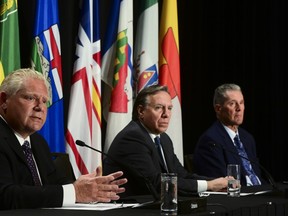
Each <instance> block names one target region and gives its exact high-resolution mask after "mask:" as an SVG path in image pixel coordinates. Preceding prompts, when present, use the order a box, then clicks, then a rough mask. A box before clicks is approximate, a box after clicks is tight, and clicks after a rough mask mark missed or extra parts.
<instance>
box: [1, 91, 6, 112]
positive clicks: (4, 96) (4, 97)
mask: <svg viewBox="0 0 288 216" xmlns="http://www.w3.org/2000/svg"><path fill="white" fill-rule="evenodd" d="M6 101H7V94H6V93H5V92H0V104H1V108H2V109H3V110H5V109H6V108H7V104H6Z"/></svg>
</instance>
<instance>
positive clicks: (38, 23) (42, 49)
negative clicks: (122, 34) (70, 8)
mask: <svg viewBox="0 0 288 216" xmlns="http://www.w3.org/2000/svg"><path fill="white" fill-rule="evenodd" d="M33 38H34V41H33V50H32V67H33V68H35V69H36V70H37V71H39V72H41V73H43V74H44V75H45V77H46V78H47V79H48V81H49V82H50V83H51V87H52V102H51V104H50V105H49V107H48V114H47V120H46V123H45V124H44V126H43V127H42V129H41V130H40V131H39V133H40V134H42V135H43V136H44V138H45V139H46V141H47V142H48V144H49V146H50V150H51V151H52V152H65V142H64V118H63V91H62V89H63V88H62V82H63V81H62V64H61V47H60V34H59V18H58V1H57V0H38V1H37V4H36V12H35V24H34V34H33Z"/></svg>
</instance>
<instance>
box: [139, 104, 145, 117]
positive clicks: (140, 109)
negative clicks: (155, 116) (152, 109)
mask: <svg viewBox="0 0 288 216" xmlns="http://www.w3.org/2000/svg"><path fill="white" fill-rule="evenodd" d="M144 110H145V109H144V107H143V105H139V106H138V107H137V113H138V117H139V119H143V118H144Z"/></svg>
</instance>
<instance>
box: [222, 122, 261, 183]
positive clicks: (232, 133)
mask: <svg viewBox="0 0 288 216" xmlns="http://www.w3.org/2000/svg"><path fill="white" fill-rule="evenodd" d="M222 125H223V124H222ZM223 126H224V128H225V130H226V131H227V133H228V135H229V137H230V139H231V140H232V142H233V144H234V146H235V147H236V144H235V142H234V138H235V136H236V135H237V136H238V137H240V136H239V133H238V130H237V131H236V132H235V131H233V130H231V129H230V128H228V127H227V126H225V125H223ZM251 166H252V165H251ZM255 175H256V174H255ZM245 178H246V183H247V186H251V185H253V184H252V182H251V180H250V178H249V176H248V175H246V176H245ZM256 178H257V179H258V181H259V182H260V183H261V181H260V179H259V178H258V176H257V175H256Z"/></svg>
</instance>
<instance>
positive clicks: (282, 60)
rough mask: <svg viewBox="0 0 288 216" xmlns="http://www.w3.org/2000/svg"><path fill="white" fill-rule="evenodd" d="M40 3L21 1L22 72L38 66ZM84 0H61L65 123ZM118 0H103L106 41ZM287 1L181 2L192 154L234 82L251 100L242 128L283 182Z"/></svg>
mask: <svg viewBox="0 0 288 216" xmlns="http://www.w3.org/2000/svg"><path fill="white" fill-rule="evenodd" d="M35 1H36V0H26V1H18V4H19V19H20V20H19V24H20V37H21V57H22V59H21V60H22V67H29V66H30V60H29V56H30V50H31V38H32V31H33V19H34V17H33V16H34V9H35ZM137 1H139V0H136V1H134V7H137ZM79 2H80V1H79V0H69V1H67V0H59V13H60V14H59V16H60V34H61V47H62V65H63V77H64V104H65V107H64V109H65V124H66V120H67V111H68V106H69V94H70V79H71V74H72V70H73V58H74V51H75V43H74V42H75V37H76V35H77V30H78V17H79V13H78V12H79V11H78V5H79ZM111 2H112V1H111V0H102V1H101V5H100V6H101V19H102V21H101V31H102V35H103V37H104V32H105V25H106V22H107V17H108V11H109V6H110V4H111ZM287 4H288V1H287V0H270V1H269V0H263V1H260V2H259V1H258V3H256V2H254V1H250V0H242V1H225V0H178V17H179V43H180V62H181V81H182V98H183V101H182V108H183V113H182V115H183V137H184V147H183V148H184V154H189V153H193V150H194V147H195V144H196V142H197V139H198V137H199V136H200V134H201V133H202V132H203V131H204V130H205V129H206V128H207V127H208V126H210V124H211V123H212V122H213V121H214V120H215V114H214V110H213V107H212V96H213V91H214V89H215V88H216V87H217V86H218V85H220V84H222V83H226V82H234V83H237V84H239V85H240V86H241V87H242V90H243V93H244V96H245V104H246V110H245V120H244V123H243V125H242V126H243V127H244V128H246V129H247V130H248V131H250V132H251V133H252V134H254V136H255V139H256V142H257V150H258V155H259V158H260V163H261V164H262V165H263V166H264V167H265V168H266V169H267V170H268V171H269V172H270V173H271V174H272V175H273V177H274V178H275V180H276V181H281V180H287V179H288V170H287V168H285V167H286V165H287V164H288V157H287V153H286V145H287V144H288V143H287V139H286V135H287V126H286V123H287V120H288V118H287V117H288V111H287V108H286V106H285V105H286V104H287V99H288V88H287V85H288V77H287V76H288V75H287V74H288V70H287V69H288V65H287V62H288V61H287V60H288V52H287V50H288V47H287V45H288V34H287V33H288V20H287V16H288V15H287V14H288V5H287ZM160 6H161V1H160ZM134 23H135V24H136V20H135V19H134ZM135 29H136V28H134V30H135ZM285 102H286V103H285Z"/></svg>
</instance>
